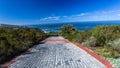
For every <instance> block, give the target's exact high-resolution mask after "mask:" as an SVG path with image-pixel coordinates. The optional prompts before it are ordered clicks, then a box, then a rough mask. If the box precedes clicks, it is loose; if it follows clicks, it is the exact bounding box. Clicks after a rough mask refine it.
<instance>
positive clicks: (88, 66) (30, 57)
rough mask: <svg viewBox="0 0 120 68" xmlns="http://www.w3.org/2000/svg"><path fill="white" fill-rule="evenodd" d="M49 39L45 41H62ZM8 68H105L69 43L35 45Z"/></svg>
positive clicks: (55, 38)
mask: <svg viewBox="0 0 120 68" xmlns="http://www.w3.org/2000/svg"><path fill="white" fill-rule="evenodd" d="M62 39H63V38H61V37H49V38H47V40H62ZM8 68H106V67H105V66H104V65H103V64H102V63H101V62H99V61H98V60H96V59H95V58H94V57H92V56H91V55H89V54H88V53H87V52H85V51H84V50H82V49H80V48H78V47H77V46H74V44H71V43H55V44H52V43H43V44H39V45H36V46H34V47H33V48H32V50H31V51H30V52H27V53H25V55H24V57H22V58H20V59H19V60H18V61H16V62H15V63H13V64H11V66H10V67H8Z"/></svg>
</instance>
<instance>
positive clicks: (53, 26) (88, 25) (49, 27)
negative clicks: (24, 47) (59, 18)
mask: <svg viewBox="0 0 120 68" xmlns="http://www.w3.org/2000/svg"><path fill="white" fill-rule="evenodd" d="M67 24H71V25H73V26H74V27H75V28H76V29H77V30H79V31H83V30H91V29H93V28H94V27H96V26H100V25H120V21H88V22H63V23H44V24H33V25H26V26H28V27H33V28H39V29H42V30H43V31H45V32H46V33H48V32H59V29H60V27H61V26H63V25H67Z"/></svg>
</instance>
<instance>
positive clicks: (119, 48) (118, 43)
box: [108, 38, 120, 53]
mask: <svg viewBox="0 0 120 68" xmlns="http://www.w3.org/2000/svg"><path fill="white" fill-rule="evenodd" d="M108 44H109V45H110V46H111V47H113V48H114V49H115V50H117V51H118V52H119V53H120V38H119V39H116V40H114V41H111V42H109V43H108Z"/></svg>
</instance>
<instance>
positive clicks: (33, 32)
mask: <svg viewBox="0 0 120 68" xmlns="http://www.w3.org/2000/svg"><path fill="white" fill-rule="evenodd" d="M16 28H17V27H15V29H14V28H13V27H9V28H7V27H5V28H4V27H0V63H4V62H5V61H7V60H9V59H11V58H13V57H14V56H16V55H18V54H20V53H21V52H23V51H25V50H27V49H28V48H30V47H31V46H33V45H34V44H37V43H39V41H40V40H43V39H45V38H46V37H47V35H46V34H45V33H44V32H43V31H42V30H39V29H36V28H28V27H25V28H24V27H20V28H19V27H18V28H17V29H16ZM8 56H9V57H8ZM6 58H7V59H6Z"/></svg>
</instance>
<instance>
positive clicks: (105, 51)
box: [94, 46, 120, 58]
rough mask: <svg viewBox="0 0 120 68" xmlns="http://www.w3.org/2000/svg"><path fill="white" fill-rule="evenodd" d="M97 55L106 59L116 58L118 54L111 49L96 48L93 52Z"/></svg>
mask: <svg viewBox="0 0 120 68" xmlns="http://www.w3.org/2000/svg"><path fill="white" fill-rule="evenodd" d="M94 52H95V53H96V54H98V55H101V56H103V57H106V58H118V57H119V56H120V54H119V53H118V52H117V51H116V50H114V49H113V48H112V47H108V46H107V47H98V48H96V49H95V50H94Z"/></svg>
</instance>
